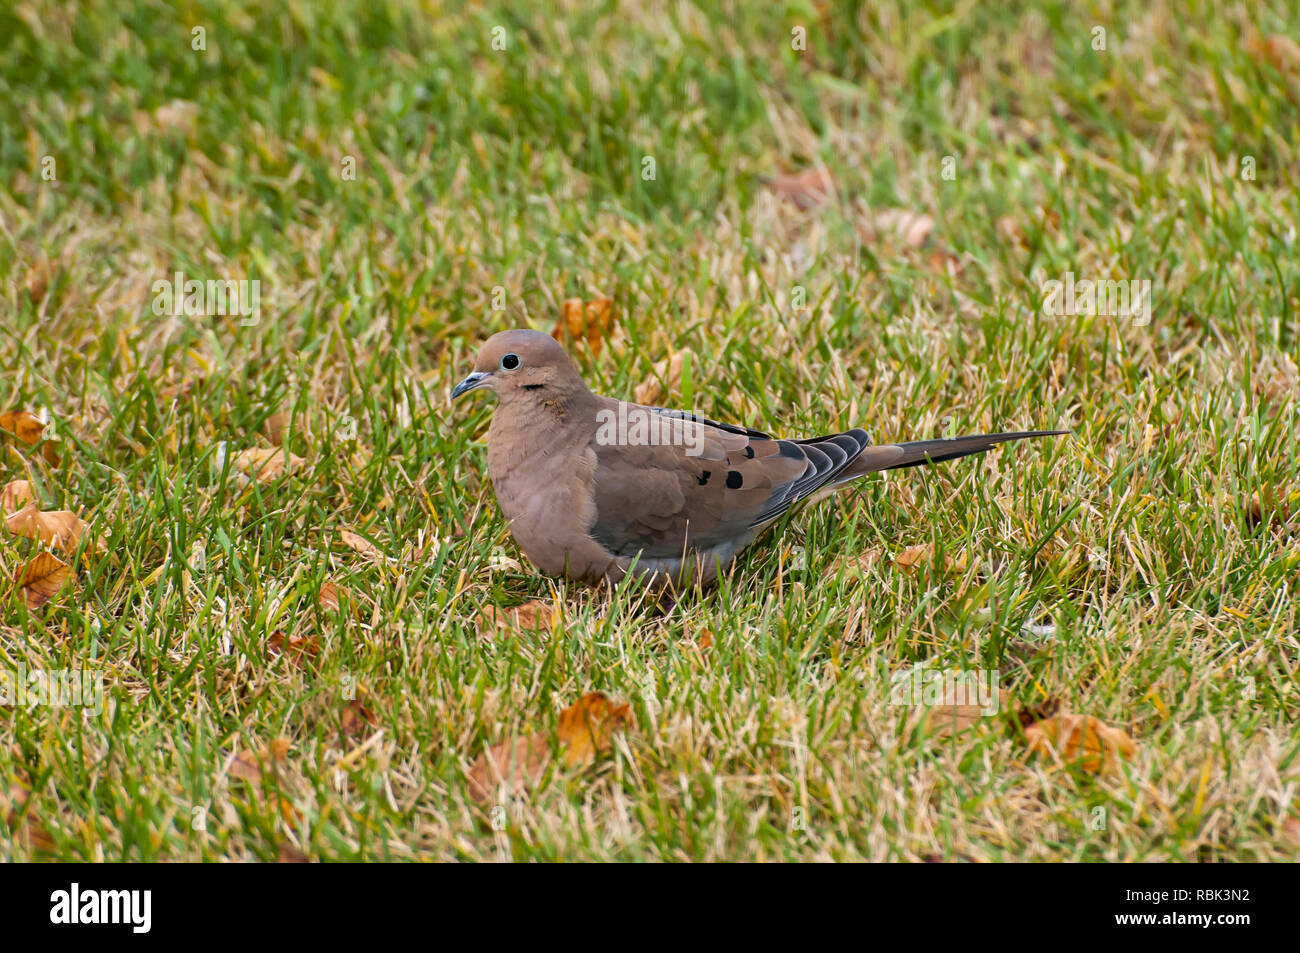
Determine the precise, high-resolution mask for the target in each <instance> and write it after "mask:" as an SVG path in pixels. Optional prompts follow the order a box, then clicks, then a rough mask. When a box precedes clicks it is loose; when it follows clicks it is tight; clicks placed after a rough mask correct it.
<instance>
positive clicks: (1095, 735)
mask: <svg viewBox="0 0 1300 953" xmlns="http://www.w3.org/2000/svg"><path fill="white" fill-rule="evenodd" d="M1025 741H1026V742H1027V743H1028V746H1029V753H1030V754H1045V755H1048V756H1050V757H1053V758H1057V759H1059V760H1062V761H1066V762H1076V761H1077V762H1078V764H1079V766H1080V767H1082V768H1083V770H1085V771H1087V772H1088V773H1090V774H1100V773H1102V772H1103V771H1104V772H1107V773H1111V774H1117V773H1118V772H1119V762H1120V760H1121V759H1123V760H1125V761H1127V760H1129V759H1131V758H1132V757H1133V755H1134V754H1135V753H1136V751H1137V746H1136V745H1135V744H1134V743H1133V739H1132V738H1130V737H1129V736H1128V735H1127V734H1125V733H1124V732H1123V731H1121V730H1120V729H1118V728H1113V727H1111V726H1110V725H1108V724H1106V723H1105V722H1104V721H1101V720H1100V719H1098V718H1093V717H1092V716H1091V715H1071V714H1067V713H1062V714H1058V715H1053V716H1052V717H1051V718H1046V719H1044V720H1042V721H1038V722H1035V723H1034V724H1032V725H1030V726H1029V727H1028V728H1026V729H1025Z"/></svg>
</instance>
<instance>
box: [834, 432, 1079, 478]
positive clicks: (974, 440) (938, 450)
mask: <svg viewBox="0 0 1300 953" xmlns="http://www.w3.org/2000/svg"><path fill="white" fill-rule="evenodd" d="M1069 432H1070V431H1068V430H1021V431H1017V432H1015V433H981V434H972V435H971V436H969V437H941V438H939V439H938V440H913V441H912V442H911V443H886V444H882V445H880V446H878V447H867V448H866V449H865V450H863V451H862V452H861V453H860V454H858V456H857V458H856V459H854V461H853V462H852V463H850V464H849V465H848V466H847V467H845V468H844V470H843V471H842V472H841V473H840V475H839V477H838V478H837V479H836V480H835V482H836V483H844V482H846V481H848V480H852V479H855V478H856V477H860V476H863V475H865V474H867V473H875V472H876V471H878V470H899V469H902V468H903V467H919V466H924V465H925V464H927V463H942V462H943V461H945V460H956V459H958V458H959V457H969V456H970V455H971V454H973V453H983V452H984V451H985V450H992V449H993V448H994V447H996V446H997V445H998V444H1000V443H1010V442H1011V441H1013V440H1026V439H1028V438H1030V437H1059V436H1061V435H1062V434H1068V433H1069Z"/></svg>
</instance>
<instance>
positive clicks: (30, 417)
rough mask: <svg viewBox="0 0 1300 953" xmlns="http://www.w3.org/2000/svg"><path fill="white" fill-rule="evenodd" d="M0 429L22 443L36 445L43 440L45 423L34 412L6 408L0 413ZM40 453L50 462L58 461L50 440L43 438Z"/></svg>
mask: <svg viewBox="0 0 1300 953" xmlns="http://www.w3.org/2000/svg"><path fill="white" fill-rule="evenodd" d="M0 430H4V431H7V432H8V433H11V434H13V435H14V436H15V437H17V438H18V439H19V440H20V441H22V442H23V443H25V444H27V445H29V446H33V447H34V446H36V444H38V443H40V442H41V441H42V440H45V424H43V423H41V419H40V418H39V417H37V416H36V415H35V414H33V413H31V412H30V411H26V410H7V411H5V412H4V413H3V414H0ZM41 453H42V455H43V456H44V457H45V459H46V460H47V461H48V462H50V463H51V464H57V463H58V462H59V456H58V453H57V452H56V451H55V449H54V444H53V442H52V441H49V440H45V445H44V446H43V447H42V448H41Z"/></svg>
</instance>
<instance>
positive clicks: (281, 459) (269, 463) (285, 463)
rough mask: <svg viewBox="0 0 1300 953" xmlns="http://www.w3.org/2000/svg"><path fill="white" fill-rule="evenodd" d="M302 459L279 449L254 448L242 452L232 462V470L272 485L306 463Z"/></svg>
mask: <svg viewBox="0 0 1300 953" xmlns="http://www.w3.org/2000/svg"><path fill="white" fill-rule="evenodd" d="M306 462H307V461H305V460H304V459H303V458H302V457H300V456H298V455H297V454H293V453H290V452H289V451H288V450H285V449H283V448H279V447H253V448H251V449H249V450H241V451H240V452H239V453H237V454H235V456H234V458H233V459H232V460H231V461H230V466H231V468H232V469H235V470H239V471H242V472H243V473H245V474H247V475H249V476H251V477H253V478H254V479H256V480H257V482H259V483H270V482H271V481H273V480H275V479H276V478H277V477H281V476H284V475H285V474H286V473H291V472H293V471H294V470H296V469H297V468H298V467H300V466H302V465H303V464H304V463H306Z"/></svg>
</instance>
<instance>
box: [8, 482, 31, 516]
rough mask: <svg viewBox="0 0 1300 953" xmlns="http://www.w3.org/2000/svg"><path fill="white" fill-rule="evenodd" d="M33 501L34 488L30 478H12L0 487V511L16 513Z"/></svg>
mask: <svg viewBox="0 0 1300 953" xmlns="http://www.w3.org/2000/svg"><path fill="white" fill-rule="evenodd" d="M35 501H36V490H35V489H33V487H32V484H31V481H30V480H14V481H12V482H10V483H6V484H5V486H4V489H0V513H16V512H18V511H19V510H21V509H22V508H23V507H24V506H26V505H27V504H28V503H34V502H35Z"/></svg>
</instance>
